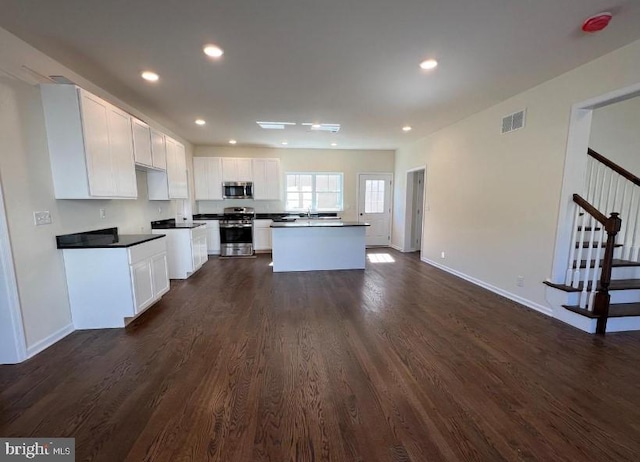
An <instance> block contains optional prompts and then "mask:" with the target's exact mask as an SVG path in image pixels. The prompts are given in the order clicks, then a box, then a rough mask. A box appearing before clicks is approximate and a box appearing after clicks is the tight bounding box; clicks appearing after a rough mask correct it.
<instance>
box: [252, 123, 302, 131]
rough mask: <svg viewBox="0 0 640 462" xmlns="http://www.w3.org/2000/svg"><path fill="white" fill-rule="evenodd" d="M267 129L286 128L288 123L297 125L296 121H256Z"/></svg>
mask: <svg viewBox="0 0 640 462" xmlns="http://www.w3.org/2000/svg"><path fill="white" fill-rule="evenodd" d="M256 123H257V124H258V125H260V127H261V128H264V129H265V130H284V127H285V126H286V125H295V122H256Z"/></svg>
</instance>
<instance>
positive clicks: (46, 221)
mask: <svg viewBox="0 0 640 462" xmlns="http://www.w3.org/2000/svg"><path fill="white" fill-rule="evenodd" d="M33 222H34V223H35V225H36V226H41V225H50V224H51V213H49V211H48V210H45V211H43V212H33Z"/></svg>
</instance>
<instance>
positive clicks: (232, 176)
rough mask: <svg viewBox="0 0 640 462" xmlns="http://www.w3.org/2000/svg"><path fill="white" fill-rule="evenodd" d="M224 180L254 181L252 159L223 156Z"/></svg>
mask: <svg viewBox="0 0 640 462" xmlns="http://www.w3.org/2000/svg"><path fill="white" fill-rule="evenodd" d="M222 181H253V173H252V166H251V159H249V158H236V157H223V158H222Z"/></svg>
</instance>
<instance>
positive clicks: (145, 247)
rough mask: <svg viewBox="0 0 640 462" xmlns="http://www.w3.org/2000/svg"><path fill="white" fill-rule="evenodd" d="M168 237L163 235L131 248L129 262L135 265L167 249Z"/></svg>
mask: <svg viewBox="0 0 640 462" xmlns="http://www.w3.org/2000/svg"><path fill="white" fill-rule="evenodd" d="M166 241H167V238H165V237H161V238H160V239H154V240H153V241H148V242H144V243H142V244H138V245H134V246H133V247H130V248H129V264H130V265H133V264H136V263H137V262H139V261H141V260H144V259H145V258H150V257H152V256H154V255H156V254H158V253H160V252H166V251H167V243H166Z"/></svg>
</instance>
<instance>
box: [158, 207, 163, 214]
mask: <svg viewBox="0 0 640 462" xmlns="http://www.w3.org/2000/svg"><path fill="white" fill-rule="evenodd" d="M158 215H162V207H158Z"/></svg>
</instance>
